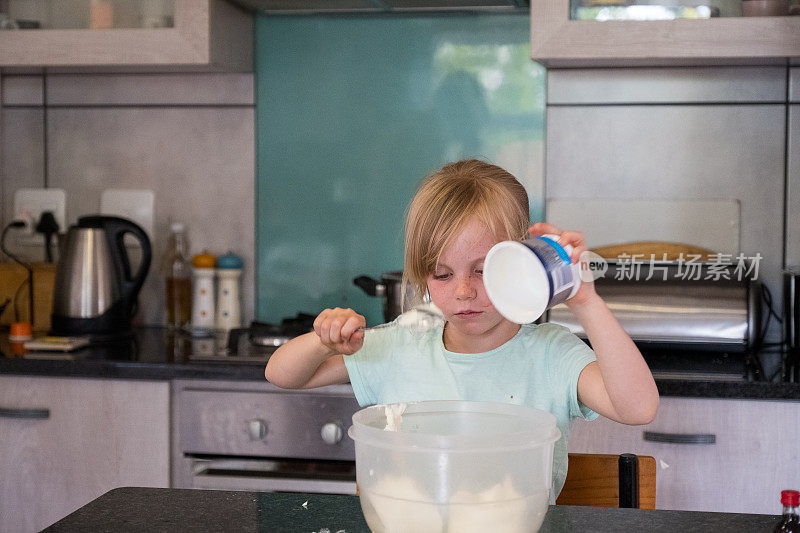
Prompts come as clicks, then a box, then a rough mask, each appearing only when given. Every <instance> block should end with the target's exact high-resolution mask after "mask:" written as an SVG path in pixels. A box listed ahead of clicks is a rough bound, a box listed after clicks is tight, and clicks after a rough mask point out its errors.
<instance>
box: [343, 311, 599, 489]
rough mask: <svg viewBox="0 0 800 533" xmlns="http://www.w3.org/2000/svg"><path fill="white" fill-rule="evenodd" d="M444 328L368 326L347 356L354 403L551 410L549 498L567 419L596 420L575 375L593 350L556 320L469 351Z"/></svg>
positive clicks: (563, 463) (563, 452) (558, 480)
mask: <svg viewBox="0 0 800 533" xmlns="http://www.w3.org/2000/svg"><path fill="white" fill-rule="evenodd" d="M442 331H443V326H439V327H437V328H433V329H430V330H428V331H425V332H420V331H413V330H410V329H409V328H404V327H401V326H399V325H397V322H394V323H393V324H392V325H391V326H388V327H385V328H380V329H376V330H369V331H367V333H366V335H365V337H364V345H363V346H362V347H361V349H360V350H359V351H357V352H356V353H354V354H353V355H345V356H344V364H345V367H346V368H347V373H348V374H349V376H350V383H351V384H352V386H353V391H354V392H355V396H356V400H358V403H359V405H362V406H364V405H371V404H381V403H395V402H412V401H422V400H469V401H491V402H505V403H513V404H518V405H527V406H530V407H535V408H537V409H541V410H543V411H548V412H550V413H552V414H553V415H555V417H556V419H557V424H558V429H560V430H561V438H560V439H559V440H558V441H556V444H555V449H554V452H553V485H552V489H553V490H552V491H551V495H550V498H551V502H554V501H555V498H556V497H557V496H558V494H559V493H560V492H561V488H562V487H563V486H564V479H565V478H566V477H567V439H568V438H569V432H570V428H571V426H572V419H573V418H576V417H582V418H585V419H587V420H594V419H595V418H597V413H595V412H594V411H592V410H590V409H589V408H588V407H586V406H585V405H583V404H582V403H580V402H579V401H578V376H579V375H580V373H581V371H582V370H583V368H584V367H585V366H586V365H588V364H589V363H591V362H592V361H595V355H594V352H593V351H592V350H591V348H589V347H588V346H587V345H586V344H585V343H584V342H583V341H581V340H580V339H579V338H578V337H577V336H575V335H574V334H572V333H571V332H570V331H569V330H568V329H567V328H565V327H563V326H560V325H557V324H549V323H546V324H538V325H537V324H525V325H523V326H521V327H520V330H519V332H517V334H516V335H515V336H514V337H513V338H512V339H511V340H509V341H508V342H506V343H505V344H503V345H502V346H500V347H498V348H495V349H494V350H491V351H488V352H484V353H472V354H463V353H455V352H451V351H448V350H447V349H445V347H444V342H443V341H442Z"/></svg>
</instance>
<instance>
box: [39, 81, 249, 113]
mask: <svg viewBox="0 0 800 533" xmlns="http://www.w3.org/2000/svg"><path fill="white" fill-rule="evenodd" d="M133 80H135V82H134V83H131V81H132V78H131V76H130V75H124V74H75V75H66V74H63V75H62V74H59V75H51V76H48V77H47V103H48V105H182V106H191V105H215V106H216V105H246V106H252V105H253V103H254V96H253V75H252V74H137V75H136V77H135V78H133Z"/></svg>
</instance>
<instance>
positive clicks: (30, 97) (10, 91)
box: [0, 75, 44, 106]
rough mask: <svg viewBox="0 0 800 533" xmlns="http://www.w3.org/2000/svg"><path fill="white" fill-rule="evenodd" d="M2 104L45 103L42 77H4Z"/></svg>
mask: <svg viewBox="0 0 800 533" xmlns="http://www.w3.org/2000/svg"><path fill="white" fill-rule="evenodd" d="M2 81H3V82H2V84H0V85H2V88H3V94H2V100H0V101H2V103H3V105H4V106H17V105H42V102H43V101H44V99H43V98H44V97H43V94H44V93H43V89H42V76H39V75H30V76H28V75H26V76H3V80H2Z"/></svg>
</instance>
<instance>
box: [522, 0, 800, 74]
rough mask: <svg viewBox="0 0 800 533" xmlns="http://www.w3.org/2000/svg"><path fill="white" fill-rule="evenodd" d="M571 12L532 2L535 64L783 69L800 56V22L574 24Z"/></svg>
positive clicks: (547, 0)
mask: <svg viewBox="0 0 800 533" xmlns="http://www.w3.org/2000/svg"><path fill="white" fill-rule="evenodd" d="M576 4H582V5H589V4H591V3H590V2H576ZM681 4H683V3H682V2H678V3H677V5H681ZM685 4H686V5H688V4H690V3H689V2H687V3H685ZM603 5H610V4H608V3H606V4H603ZM570 7H571V2H570V0H531V57H532V58H533V59H534V60H535V61H538V62H539V63H541V64H543V65H545V66H547V67H556V68H561V67H599V66H612V67H618V66H625V67H629V66H637V67H642V66H650V67H662V66H674V65H742V64H750V65H753V64H780V63H783V62H785V61H786V58H798V57H800V17H791V16H780V17H740V16H724V17H713V18H708V19H702V20H695V19H688V18H687V19H676V20H605V21H599V20H573V19H572V18H571V17H570V11H571V9H570ZM736 14H737V15H738V13H736ZM728 15H731V13H728Z"/></svg>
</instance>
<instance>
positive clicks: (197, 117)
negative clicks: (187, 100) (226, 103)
mask: <svg viewBox="0 0 800 533" xmlns="http://www.w3.org/2000/svg"><path fill="white" fill-rule="evenodd" d="M49 113H50V117H51V118H50V122H49V130H48V141H49V155H50V176H51V178H50V185H51V186H53V187H60V188H63V189H65V190H66V191H67V205H68V207H69V209H68V220H69V221H70V222H74V221H75V220H76V219H77V217H78V216H79V215H82V214H86V213H93V212H97V211H98V210H99V208H100V192H101V190H102V189H107V188H126V187H128V188H133V187H135V188H141V189H151V190H153V191H154V193H155V204H156V207H155V223H154V226H155V234H156V238H155V242H154V243H153V252H154V258H156V259H158V258H160V257H161V256H162V254H163V252H164V249H165V246H166V237H167V235H168V233H169V224H170V222H171V221H181V222H185V223H186V224H187V228H188V236H189V242H190V243H191V250H192V253H198V252H200V251H202V250H203V249H207V250H208V251H209V252H211V253H213V254H223V253H225V252H227V251H228V250H232V251H234V252H236V253H237V254H239V255H241V256H242V257H243V258H244V261H245V265H246V267H245V271H244V275H243V279H242V285H243V288H244V290H243V291H242V293H243V295H244V311H243V313H244V316H245V317H252V309H253V299H252V294H253V291H252V290H249V289H248V288H249V287H252V286H253V270H254V264H253V257H254V255H253V249H254V232H253V227H254V198H253V176H254V173H255V166H254V162H255V159H254V147H253V131H254V130H253V129H254V113H253V109H251V108H246V107H243V108H223V109H219V108H178V109H174V108H56V109H51V110H50V111H49ZM100 137H102V138H103V142H102V143H97V139H98V138H100ZM163 290H164V288H163V284H162V282H161V279H160V273H159V270H158V265H157V264H154V265H153V267H152V268H151V271H150V275H149V276H148V278H147V281H146V282H145V286H144V288H143V289H142V293H141V295H140V299H141V300H142V301H143V302H154V303H155V302H160V301H161V300H162V298H163V296H162V295H163ZM162 307H163V304H162V305H147V306H146V307H145V308H144V309H142V312H141V313H140V314H139V317H138V318H139V320H140V321H143V322H145V323H161V322H162V321H163V309H162Z"/></svg>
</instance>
